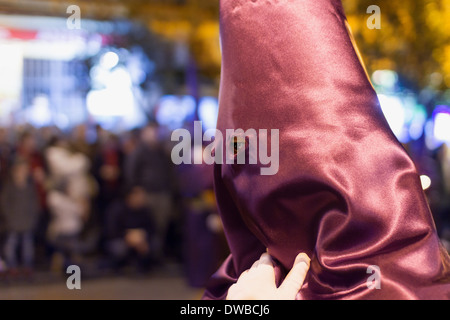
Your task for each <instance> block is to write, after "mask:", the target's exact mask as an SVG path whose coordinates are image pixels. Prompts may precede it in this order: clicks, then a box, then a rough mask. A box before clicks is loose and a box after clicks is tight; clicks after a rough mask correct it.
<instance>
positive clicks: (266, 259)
mask: <svg viewBox="0 0 450 320" xmlns="http://www.w3.org/2000/svg"><path fill="white" fill-rule="evenodd" d="M259 265H266V266H271V267H273V263H272V258H271V257H270V255H269V254H268V253H266V252H265V253H263V254H262V255H261V258H259Z"/></svg>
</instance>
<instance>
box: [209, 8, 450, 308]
mask: <svg viewBox="0 0 450 320" xmlns="http://www.w3.org/2000/svg"><path fill="white" fill-rule="evenodd" d="M220 25H221V43H222V55H223V60H222V61H223V63H222V75H221V88H220V109H219V119H218V130H220V131H221V132H225V131H226V129H238V128H242V129H244V130H247V129H250V128H252V129H255V130H259V129H269V130H270V129H279V134H280V139H279V171H278V173H277V174H276V175H273V176H263V175H261V174H260V170H259V167H260V166H262V165H260V164H259V165H251V164H240V165H236V164H234V165H233V164H231V165H228V164H222V165H221V164H216V165H215V167H214V179H215V191H216V197H217V201H218V205H219V210H220V213H221V216H222V220H223V224H224V229H225V233H226V236H227V240H228V243H229V247H230V250H231V255H230V257H229V258H228V259H227V260H226V261H225V262H224V264H223V265H222V267H221V268H220V269H219V270H218V271H217V272H216V273H215V274H214V276H213V277H212V278H211V280H210V282H209V284H208V287H207V290H206V292H205V295H204V297H203V298H204V299H224V298H225V297H226V294H227V290H228V288H229V287H230V286H231V285H232V284H233V283H234V282H235V281H236V280H237V278H238V277H239V275H240V274H241V273H242V272H243V271H245V270H246V269H248V268H250V267H251V265H252V263H253V262H254V261H256V260H258V258H259V256H260V255H261V254H262V253H263V252H264V251H266V248H267V249H268V251H269V253H270V255H271V256H272V257H273V258H274V261H275V265H276V268H275V269H276V279H277V282H278V284H280V283H281V281H282V280H283V279H284V277H285V275H286V273H287V272H288V271H289V270H290V268H291V267H292V264H293V261H294V259H295V257H296V255H297V254H298V253H299V252H305V253H307V254H308V255H309V256H310V257H311V258H312V261H311V268H310V271H309V273H308V276H307V278H306V281H305V284H304V286H303V288H302V290H301V291H300V292H299V293H298V295H297V299H450V273H449V272H450V259H449V256H448V254H447V253H446V251H445V250H444V249H443V248H442V246H441V245H440V242H439V238H438V236H437V233H436V230H435V226H434V221H433V218H432V215H431V212H430V209H429V207H428V204H427V201H426V197H425V195H424V193H423V191H422V188H421V183H420V179H419V176H418V173H417V171H416V168H415V166H414V163H413V162H412V160H411V159H410V158H409V156H408V155H407V153H406V152H405V150H404V149H403V147H402V146H401V144H400V143H399V142H398V141H397V139H396V138H395V136H394V135H393V133H392V131H391V130H390V128H389V126H388V124H387V122H386V120H385V118H384V116H383V114H382V111H381V108H380V106H379V102H378V99H377V96H376V93H375V91H374V89H373V87H372V85H371V83H370V81H369V79H368V77H367V74H366V71H365V69H364V67H363V65H362V63H361V61H360V57H359V55H358V52H357V49H356V48H355V47H354V44H353V43H352V38H351V36H350V34H349V32H348V29H347V26H346V18H345V15H344V11H343V8H342V5H341V3H340V1H337V0H221V1H220ZM269 150H270V148H269ZM244 152H248V149H245V151H244ZM373 265H374V266H378V267H379V270H380V273H381V288H380V289H370V288H369V287H368V285H367V284H368V278H369V277H370V276H371V274H369V273H368V267H369V266H373Z"/></svg>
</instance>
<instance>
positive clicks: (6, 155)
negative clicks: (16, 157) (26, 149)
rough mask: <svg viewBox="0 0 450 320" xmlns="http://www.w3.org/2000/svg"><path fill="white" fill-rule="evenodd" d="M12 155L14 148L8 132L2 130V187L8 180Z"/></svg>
mask: <svg viewBox="0 0 450 320" xmlns="http://www.w3.org/2000/svg"><path fill="white" fill-rule="evenodd" d="M12 153H13V146H12V145H11V143H10V142H9V141H8V131H7V130H6V129H5V128H0V187H1V186H2V184H3V182H5V181H6V179H7V178H8V172H9V164H10V160H11V156H12Z"/></svg>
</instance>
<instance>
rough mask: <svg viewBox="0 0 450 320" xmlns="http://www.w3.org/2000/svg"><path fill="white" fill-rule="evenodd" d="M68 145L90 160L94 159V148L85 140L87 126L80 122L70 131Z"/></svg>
mask: <svg viewBox="0 0 450 320" xmlns="http://www.w3.org/2000/svg"><path fill="white" fill-rule="evenodd" d="M70 146H71V148H72V149H73V150H75V151H76V152H79V153H82V154H84V155H85V156H86V157H88V159H89V160H90V161H92V160H93V159H94V155H95V148H94V146H93V145H91V144H90V143H88V141H87V126H86V125H85V124H80V125H78V126H76V127H75V128H74V129H73V131H72V139H71V141H70Z"/></svg>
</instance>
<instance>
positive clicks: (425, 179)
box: [420, 175, 431, 190]
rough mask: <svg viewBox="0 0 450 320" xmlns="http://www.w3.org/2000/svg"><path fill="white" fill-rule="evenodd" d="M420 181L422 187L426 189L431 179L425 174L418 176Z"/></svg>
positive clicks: (429, 185)
mask: <svg viewBox="0 0 450 320" xmlns="http://www.w3.org/2000/svg"><path fill="white" fill-rule="evenodd" d="M420 182H421V183H422V189H423V190H427V189H429V188H430V187H431V179H430V177H429V176H427V175H421V176H420Z"/></svg>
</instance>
